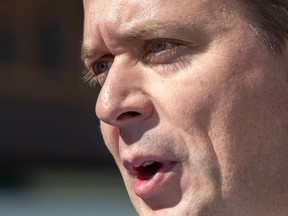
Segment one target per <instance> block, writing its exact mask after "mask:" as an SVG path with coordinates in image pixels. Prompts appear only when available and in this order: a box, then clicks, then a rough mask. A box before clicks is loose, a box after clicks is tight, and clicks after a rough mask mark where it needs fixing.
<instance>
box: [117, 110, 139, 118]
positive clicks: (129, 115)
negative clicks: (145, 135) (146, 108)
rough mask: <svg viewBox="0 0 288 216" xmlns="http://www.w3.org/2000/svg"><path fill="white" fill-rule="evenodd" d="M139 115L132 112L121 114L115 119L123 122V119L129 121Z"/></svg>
mask: <svg viewBox="0 0 288 216" xmlns="http://www.w3.org/2000/svg"><path fill="white" fill-rule="evenodd" d="M139 115H140V113H138V112H133V111H131V112H125V113H123V114H121V115H120V116H119V117H118V118H117V120H125V119H129V118H134V117H136V116H139Z"/></svg>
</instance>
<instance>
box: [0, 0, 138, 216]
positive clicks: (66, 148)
mask: <svg viewBox="0 0 288 216" xmlns="http://www.w3.org/2000/svg"><path fill="white" fill-rule="evenodd" d="M82 22H83V9H82V1H81V0H0V216H26V215H27V216H36V215H37V216H52V215H53V216H58V215H59V216H65V215H67V216H68V215H69V216H74V215H75V216H76V215H77V216H79V215H81V216H90V215H91V216H92V215H105V216H109V215H117V216H121V215H123V216H129V215H136V214H135V212H134V210H133V208H132V205H131V204H130V201H129V198H128V196H127V194H126V191H125V188H124V186H123V183H122V179H121V177H120V174H119V172H118V170H117V169H116V167H115V165H114V162H113V159H112V157H111V155H110V154H109V153H108V151H107V149H106V147H105V146H104V144H103V141H102V138H101V135H100V132H99V127H98V120H97V118H96V116H95V114H94V104H95V101H96V98H97V92H98V90H97V89H95V88H94V89H92V88H89V87H87V86H86V85H84V84H83V82H82V74H81V72H82V70H83V65H82V62H81V60H80V57H79V56H80V48H81V38H82V27H83V24H82Z"/></svg>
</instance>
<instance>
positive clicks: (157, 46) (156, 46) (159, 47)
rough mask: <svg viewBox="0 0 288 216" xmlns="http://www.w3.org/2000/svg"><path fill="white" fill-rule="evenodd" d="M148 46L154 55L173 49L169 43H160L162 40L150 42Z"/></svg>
mask: <svg viewBox="0 0 288 216" xmlns="http://www.w3.org/2000/svg"><path fill="white" fill-rule="evenodd" d="M150 46H151V51H152V52H154V53H159V52H162V51H165V50H169V49H171V48H173V44H172V43H169V42H168V41H162V40H154V41H152V42H151V44H150Z"/></svg>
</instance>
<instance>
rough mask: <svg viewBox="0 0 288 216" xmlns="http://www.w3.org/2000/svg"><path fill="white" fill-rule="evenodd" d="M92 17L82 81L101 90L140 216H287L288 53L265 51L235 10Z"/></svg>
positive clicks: (120, 1) (110, 137) (102, 2)
mask: <svg viewBox="0 0 288 216" xmlns="http://www.w3.org/2000/svg"><path fill="white" fill-rule="evenodd" d="M176 6H177V7H176ZM84 11H85V20H84V40H83V49H82V59H83V60H84V62H85V64H86V66H87V71H86V75H85V78H86V79H87V81H88V82H89V83H90V84H91V85H95V83H96V82H97V81H98V82H99V83H100V84H101V86H102V88H101V91H100V93H99V96H98V99H97V103H96V114H97V116H98V118H99V119H100V124H101V130H102V134H103V138H104V141H105V144H106V145H107V148H108V149H109V151H110V152H111V153H112V155H113V157H114V159H115V162H116V164H117V166H118V167H119V170H120V172H121V174H122V176H123V180H124V183H125V186H126V188H127V191H128V193H129V196H130V198H131V201H132V203H133V205H134V206H135V209H136V211H137V212H138V213H139V215H144V216H147V215H166V216H167V215H173V216H174V215H183V216H185V215H189V216H210V215H211V216H212V215H213V216H218V215H219V216H220V215H221V216H231V215H237V216H260V215H261V216H270V215H271V216H272V215H273V216H274V215H277V216H278V215H279V216H284V215H287V212H288V210H287V205H286V204H287V201H288V197H287V194H288V193H287V192H288V191H287V186H286V185H287V176H288V175H287V174H288V173H287V169H286V167H287V166H286V165H285V164H287V162H288V156H287V155H288V146H287V143H288V133H287V130H288V114H287V108H288V101H287V100H288V99H287V95H288V88H287V86H288V85H287V82H286V80H287V70H288V67H287V63H286V62H287V53H288V52H287V47H286V48H285V49H284V51H283V53H282V54H281V55H277V56H275V55H273V54H272V53H270V52H269V51H268V50H267V49H266V48H265V47H264V46H263V45H262V44H261V43H259V40H258V38H257V37H256V36H255V35H254V34H253V31H251V28H250V25H249V23H248V21H247V20H246V18H245V17H244V16H243V11H242V10H241V7H239V6H238V4H237V1H227V0H226V1H225V0H200V1H199V0H198V1H195V0H182V1H179V2H177V3H175V1H172V0H166V1H163V0H147V1H141V0H131V1H125V0H108V1H106V0H84ZM155 161H156V162H159V163H161V166H162V170H161V172H160V171H159V173H156V174H155V176H156V177H155V178H154V177H153V178H152V180H150V181H148V180H147V181H146V180H143V179H142V180H141V179H140V180H139V178H138V179H137V175H138V173H137V172H136V171H135V167H139V166H142V167H144V166H143V165H145V164H149V165H150V162H155ZM143 169H144V168H143ZM157 176H160V177H157Z"/></svg>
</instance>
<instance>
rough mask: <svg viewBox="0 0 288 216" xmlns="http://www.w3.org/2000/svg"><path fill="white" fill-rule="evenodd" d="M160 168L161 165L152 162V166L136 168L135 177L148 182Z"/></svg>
mask: <svg viewBox="0 0 288 216" xmlns="http://www.w3.org/2000/svg"><path fill="white" fill-rule="evenodd" d="M161 167H162V163H159V162H154V163H153V164H151V165H149V166H146V167H143V166H141V167H137V168H136V171H137V172H138V174H137V176H136V177H137V178H138V179H140V180H149V179H151V178H152V177H153V176H154V175H155V174H156V173H157V171H158V170H159V169H160V168H161Z"/></svg>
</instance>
